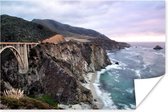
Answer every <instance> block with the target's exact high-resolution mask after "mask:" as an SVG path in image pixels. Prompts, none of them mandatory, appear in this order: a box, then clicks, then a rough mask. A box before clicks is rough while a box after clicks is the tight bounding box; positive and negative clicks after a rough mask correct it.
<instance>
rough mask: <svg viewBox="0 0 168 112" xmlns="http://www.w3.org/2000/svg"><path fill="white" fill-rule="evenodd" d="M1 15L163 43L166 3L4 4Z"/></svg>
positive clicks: (48, 0)
mask: <svg viewBox="0 0 168 112" xmlns="http://www.w3.org/2000/svg"><path fill="white" fill-rule="evenodd" d="M1 14H8V15H12V16H17V17H21V18H24V19H26V20H30V21H31V20H32V19H34V18H36V19H53V20H56V21H59V22H62V23H66V24H70V25H73V26H79V27H84V28H89V29H94V30H96V31H99V32H101V33H103V34H105V35H106V36H108V37H109V38H111V39H114V40H117V41H164V40H165V3H164V2H163V1H160V2H159V1H125V2H123V1H119V0H118V1H117V0H116V1H103V0H101V1H100V0H99V1H93V0H92V1H88V0H81V1H79V0H78V1H77V0H76V1H70V0H69V1H63V0H39V1H37V0H36V1H35V0H34V1H30V0H24V1H23V0H22V1H21V0H18V1H12V0H10V1H2V0H1Z"/></svg>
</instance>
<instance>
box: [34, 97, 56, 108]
mask: <svg viewBox="0 0 168 112" xmlns="http://www.w3.org/2000/svg"><path fill="white" fill-rule="evenodd" d="M36 99H37V100H40V101H42V102H45V103H47V104H49V105H51V106H53V107H54V108H58V103H57V102H56V101H55V100H54V99H53V98H52V97H50V96H48V95H43V96H39V97H36Z"/></svg>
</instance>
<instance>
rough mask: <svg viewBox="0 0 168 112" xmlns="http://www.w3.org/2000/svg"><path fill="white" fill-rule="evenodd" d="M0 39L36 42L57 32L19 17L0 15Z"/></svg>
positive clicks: (4, 40)
mask: <svg viewBox="0 0 168 112" xmlns="http://www.w3.org/2000/svg"><path fill="white" fill-rule="evenodd" d="M0 18H1V25H0V29H1V35H0V36H1V41H3V42H37V41H39V40H42V39H45V38H48V37H50V36H53V35H55V34H57V33H56V32H53V31H51V30H49V29H48V28H46V27H43V26H42V25H39V24H36V23H34V22H30V21H26V20H24V19H21V18H17V17H12V16H8V15H1V16H0Z"/></svg>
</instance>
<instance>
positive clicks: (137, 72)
mask: <svg viewBox="0 0 168 112" xmlns="http://www.w3.org/2000/svg"><path fill="white" fill-rule="evenodd" d="M135 73H136V75H137V76H138V77H139V78H141V74H140V70H135Z"/></svg>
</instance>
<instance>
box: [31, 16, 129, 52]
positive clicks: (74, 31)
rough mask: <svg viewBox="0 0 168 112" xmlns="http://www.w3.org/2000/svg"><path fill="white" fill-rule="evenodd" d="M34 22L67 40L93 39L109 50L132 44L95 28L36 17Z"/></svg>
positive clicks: (82, 40)
mask: <svg viewBox="0 0 168 112" xmlns="http://www.w3.org/2000/svg"><path fill="white" fill-rule="evenodd" d="M32 22H34V23H38V24H40V25H42V26H44V27H47V28H49V29H50V30H52V31H55V32H58V33H59V34H61V35H64V36H65V39H66V40H70V39H73V40H77V41H81V42H88V41H91V42H93V43H96V44H98V45H101V46H102V47H104V48H105V49H107V50H119V49H123V48H125V47H130V45H129V44H127V43H124V42H116V41H114V40H111V39H109V38H108V37H107V36H105V35H104V34H101V33H99V32H97V31H95V30H91V29H86V28H80V27H74V26H71V25H67V24H62V23H60V22H57V21H54V20H50V19H43V20H42V19H34V20H32Z"/></svg>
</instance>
